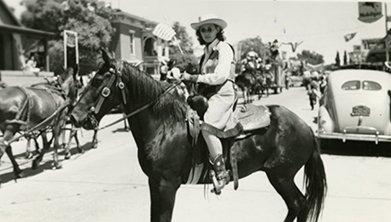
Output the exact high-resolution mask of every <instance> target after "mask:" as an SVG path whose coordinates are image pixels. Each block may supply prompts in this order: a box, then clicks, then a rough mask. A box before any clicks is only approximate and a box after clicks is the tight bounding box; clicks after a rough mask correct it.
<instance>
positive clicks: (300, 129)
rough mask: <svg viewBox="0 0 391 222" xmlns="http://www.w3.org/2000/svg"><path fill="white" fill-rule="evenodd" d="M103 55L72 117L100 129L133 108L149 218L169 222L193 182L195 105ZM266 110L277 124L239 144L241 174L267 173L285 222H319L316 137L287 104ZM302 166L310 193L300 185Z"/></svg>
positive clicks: (322, 183)
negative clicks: (119, 108) (118, 110)
mask: <svg viewBox="0 0 391 222" xmlns="http://www.w3.org/2000/svg"><path fill="white" fill-rule="evenodd" d="M102 56H103V59H104V61H105V63H104V64H103V65H102V66H101V67H100V69H99V71H98V72H97V74H96V75H95V76H94V78H93V79H92V80H91V82H90V84H89V86H88V87H87V89H86V90H85V91H84V92H83V95H82V96H81V98H80V100H79V101H78V103H77V104H76V106H75V107H74V109H73V111H72V113H71V118H72V120H73V121H75V124H76V125H80V126H83V127H84V128H86V129H94V128H95V127H96V126H97V125H96V123H98V122H99V120H100V119H101V118H102V117H103V116H104V115H106V114H107V113H108V112H109V111H110V109H111V108H112V107H114V106H116V105H118V104H120V103H123V104H124V105H125V107H126V109H125V113H126V114H130V113H131V116H129V118H128V120H129V123H130V128H131V131H132V134H129V136H131V135H133V137H134V140H135V142H136V144H137V147H138V159H139V163H140V165H141V169H142V170H143V172H144V173H145V174H146V175H147V176H148V184H149V190H150V198H151V221H153V222H168V221H171V218H172V213H173V208H174V203H175V196H176V193H177V190H178V188H179V187H180V186H181V184H184V183H186V181H187V180H188V178H189V173H190V170H191V168H192V160H193V158H194V147H193V146H192V142H191V139H189V138H190V136H189V134H188V124H187V121H186V114H187V112H188V111H189V106H188V105H187V104H186V103H185V101H184V100H182V99H179V98H180V95H178V94H177V91H174V90H170V91H168V89H170V88H169V87H170V86H169V84H167V83H162V82H158V81H156V80H154V79H153V78H151V77H150V76H149V75H148V74H146V73H143V72H141V71H139V70H138V69H137V68H135V67H133V66H132V65H130V64H126V63H124V64H123V65H122V68H121V69H120V68H119V67H118V66H117V65H115V62H113V60H112V59H111V58H110V57H109V56H108V55H107V53H106V52H105V51H103V50H102ZM268 110H269V111H270V119H271V122H270V125H269V126H268V127H267V128H265V129H263V130H260V131H259V132H258V133H255V134H253V135H252V136H249V137H246V138H244V139H241V140H238V141H235V143H234V145H235V147H237V148H238V149H237V150H236V151H235V152H236V153H237V155H236V156H237V159H236V160H237V166H238V175H239V177H240V178H243V177H246V176H248V175H250V174H252V173H254V172H257V171H260V170H262V171H264V172H265V173H266V175H267V177H268V179H269V181H270V183H271V184H272V185H273V187H274V188H275V189H276V191H277V192H278V193H279V194H280V195H281V197H282V198H283V199H284V201H285V203H286V205H287V207H288V214H287V216H286V218H285V220H284V221H285V222H291V221H293V220H294V219H295V218H297V221H299V222H303V221H307V220H311V221H315V222H316V221H317V220H318V217H319V214H320V212H321V210H322V207H323V201H324V198H325V193H326V187H327V185H326V176H325V171H324V166H323V162H322V159H321V157H320V151H319V147H318V143H317V140H316V139H315V136H314V133H313V131H312V129H311V128H310V127H309V126H308V125H307V124H306V123H305V122H304V121H303V120H302V119H300V118H299V117H298V116H297V115H295V114H294V113H292V112H291V111H289V110H288V109H286V108H284V107H282V106H279V105H270V106H268ZM201 137H202V136H201ZM204 149H207V148H206V147H204ZM303 166H304V178H305V186H306V192H305V194H303V193H302V192H301V191H300V190H299V189H298V187H297V186H296V185H295V183H294V177H295V175H296V173H297V172H298V171H299V169H300V168H301V167H303ZM211 182H212V181H211V178H209V177H202V178H201V179H200V180H199V181H198V184H208V183H211Z"/></svg>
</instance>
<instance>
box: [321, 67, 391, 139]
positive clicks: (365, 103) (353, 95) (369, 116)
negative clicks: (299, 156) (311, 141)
mask: <svg viewBox="0 0 391 222" xmlns="http://www.w3.org/2000/svg"><path fill="white" fill-rule="evenodd" d="M390 97H391V74H390V73H386V72H383V71H375V70H360V69H345V70H338V71H334V72H332V73H330V74H329V75H328V80H327V87H326V91H325V93H324V95H323V97H322V99H321V102H320V107H319V112H318V130H317V136H318V138H320V139H338V140H342V141H344V142H345V141H346V140H356V141H373V142H375V143H376V144H377V143H378V142H391V113H390V106H391V101H390V100H391V98H390Z"/></svg>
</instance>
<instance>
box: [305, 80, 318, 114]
mask: <svg viewBox="0 0 391 222" xmlns="http://www.w3.org/2000/svg"><path fill="white" fill-rule="evenodd" d="M318 89H319V86H318V83H317V82H316V81H315V80H312V81H311V83H310V84H309V89H308V92H307V94H308V98H309V100H310V106H311V110H314V108H315V105H316V102H317V100H318V98H320V94H319V90H318Z"/></svg>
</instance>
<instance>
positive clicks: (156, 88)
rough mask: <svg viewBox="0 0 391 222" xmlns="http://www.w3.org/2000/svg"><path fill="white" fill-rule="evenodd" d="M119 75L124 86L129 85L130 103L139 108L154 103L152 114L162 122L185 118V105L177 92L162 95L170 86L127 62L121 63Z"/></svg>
mask: <svg viewBox="0 0 391 222" xmlns="http://www.w3.org/2000/svg"><path fill="white" fill-rule="evenodd" d="M121 73H122V78H123V80H124V82H125V84H127V83H128V84H129V87H128V90H129V94H130V95H132V103H135V104H138V105H139V106H141V105H143V104H145V103H147V102H153V101H155V103H154V104H153V106H152V114H153V115H154V116H155V117H157V118H159V119H161V120H162V121H163V122H167V121H170V120H171V121H180V120H183V119H184V118H185V116H186V110H187V104H186V103H185V102H184V101H182V100H181V99H180V98H179V95H178V93H177V91H176V90H171V92H169V93H166V94H165V95H163V94H164V92H165V91H166V89H167V88H168V87H170V84H168V83H165V82H159V81H157V80H155V79H153V78H152V77H151V76H150V75H149V74H147V73H145V72H143V71H140V70H139V69H138V68H137V67H135V66H133V65H132V64H130V63H127V62H123V65H122V69H121ZM137 108H138V107H137Z"/></svg>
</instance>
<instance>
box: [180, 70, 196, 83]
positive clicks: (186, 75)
mask: <svg viewBox="0 0 391 222" xmlns="http://www.w3.org/2000/svg"><path fill="white" fill-rule="evenodd" d="M197 79H198V75H190V74H189V73H187V72H186V71H185V72H183V73H182V75H181V80H182V81H188V82H197Z"/></svg>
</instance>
